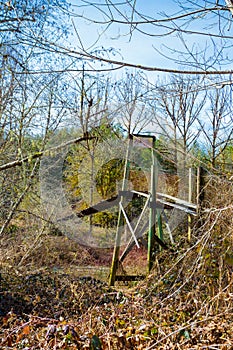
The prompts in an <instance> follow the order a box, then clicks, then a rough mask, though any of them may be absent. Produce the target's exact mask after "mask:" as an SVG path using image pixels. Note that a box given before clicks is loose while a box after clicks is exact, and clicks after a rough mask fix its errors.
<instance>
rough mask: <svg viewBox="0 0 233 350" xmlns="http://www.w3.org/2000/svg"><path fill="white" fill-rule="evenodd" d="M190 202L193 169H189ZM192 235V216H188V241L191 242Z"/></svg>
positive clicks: (189, 198)
mask: <svg viewBox="0 0 233 350" xmlns="http://www.w3.org/2000/svg"><path fill="white" fill-rule="evenodd" d="M188 201H189V203H191V202H192V168H189V193H188ZM191 233H192V216H191V215H190V214H188V241H189V242H190V241H191Z"/></svg>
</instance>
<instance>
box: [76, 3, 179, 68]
mask: <svg viewBox="0 0 233 350" xmlns="http://www.w3.org/2000/svg"><path fill="white" fill-rule="evenodd" d="M97 2H98V1H97ZM99 2H103V1H99ZM73 3H74V4H75V5H77V7H74V11H75V12H76V13H78V14H80V15H81V14H83V15H84V16H85V15H87V16H89V17H92V18H98V19H100V20H102V19H103V16H102V15H101V14H98V13H97V11H96V10H94V9H90V8H86V9H85V8H81V7H78V6H80V4H81V2H80V1H77V0H73ZM136 3H137V9H138V10H139V11H142V12H143V13H144V14H146V15H148V16H151V17H156V18H158V17H159V16H160V14H159V13H162V12H166V13H169V14H174V13H176V12H177V7H176V6H175V5H174V2H173V1H171V0H168V1H167V0H166V1H161V0H159V1H143V0H138V1H137V2H136ZM161 16H162V14H161ZM75 26H76V30H77V31H78V33H79V36H80V38H81V39H82V43H83V45H84V47H85V48H89V47H90V46H92V45H93V47H97V46H99V47H101V46H103V47H105V48H110V47H114V48H115V49H116V50H118V51H119V52H120V54H121V55H122V57H123V59H124V60H125V61H127V62H130V63H135V64H141V65H150V66H155V65H158V66H161V67H165V66H167V64H168V61H167V60H166V59H165V58H162V57H161V56H160V55H159V54H158V53H157V52H156V51H155V49H154V48H153V46H155V47H156V48H157V49H158V50H160V49H161V47H162V45H164V44H165V45H167V46H172V45H173V44H174V38H171V37H165V38H164V37H163V38H160V39H159V38H156V39H154V38H152V37H150V36H145V35H143V34H140V33H139V32H137V31H134V32H133V35H132V36H131V38H130V36H129V35H127V33H128V31H129V27H128V26H119V25H117V24H114V25H111V26H110V28H109V29H108V30H107V31H105V32H104V29H105V26H104V25H96V24H93V23H88V21H84V20H82V19H81V18H76V19H75ZM141 28H142V27H141ZM143 29H144V28H143ZM99 34H101V36H100V38H99V40H98V43H96V44H95V42H96V40H97V39H98V36H99ZM73 42H74V45H75V43H76V44H78V39H77V36H76V35H74V38H73ZM177 45H178V42H177ZM116 59H119V60H120V59H121V57H120V55H119V56H118V55H117V56H116Z"/></svg>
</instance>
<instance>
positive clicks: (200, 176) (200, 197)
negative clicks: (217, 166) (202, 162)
mask: <svg viewBox="0 0 233 350" xmlns="http://www.w3.org/2000/svg"><path fill="white" fill-rule="evenodd" d="M205 175H206V170H205V169H204V168H203V167H198V169H197V214H198V216H199V223H198V226H199V227H201V226H202V224H203V222H202V213H201V212H202V208H203V204H204V198H205Z"/></svg>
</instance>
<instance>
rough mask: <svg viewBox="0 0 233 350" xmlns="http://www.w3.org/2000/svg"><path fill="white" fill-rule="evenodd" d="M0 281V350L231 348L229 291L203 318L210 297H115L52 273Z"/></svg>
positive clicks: (91, 283)
mask: <svg viewBox="0 0 233 350" xmlns="http://www.w3.org/2000/svg"><path fill="white" fill-rule="evenodd" d="M5 282H7V283H5V287H4V283H3V285H2V289H1V290H0V296H1V300H0V308H1V310H2V313H3V312H4V314H3V315H2V317H1V318H0V348H1V349H2V350H8V349H24V350H26V349H27V350H29V349H30V350H36V349H43V350H51V349H63V350H73V349H89V350H90V349H92V350H115V349H116V350H121V349H122V350H128V349H129V350H130V349H137V350H146V349H147V350H149V349H182V350H185V349H201V348H203V346H211V344H218V349H223V350H224V349H227V350H228V349H231V348H232V346H233V339H232V334H233V328H232V324H233V322H232V321H233V313H232V311H233V308H232V307H233V300H232V298H230V296H231V295H232V294H231V293H228V294H227V292H226V295H225V298H224V296H223V294H222V296H221V297H222V299H223V300H227V303H225V304H223V306H220V305H218V313H214V312H212V314H211V313H210V310H212V311H213V307H214V304H213V303H211V300H210V301H209V304H208V303H207V301H205V303H203V301H202V300H201V294H199V295H198V294H197V293H196V294H195V298H196V299H195V300H196V302H193V298H194V296H192V293H191V292H190V293H188V294H187V293H186V292H185V291H184V293H180V294H179V295H177V296H176V298H173V299H170V300H169V299H168V298H164V299H163V298H162V297H160V296H159V295H153V293H150V292H149V291H148V290H144V291H143V288H140V290H138V289H134V291H131V292H129V291H124V292H123V291H120V292H119V291H117V290H115V289H113V288H109V287H108V286H107V284H105V283H103V282H101V281H98V280H95V279H92V278H76V279H74V278H72V277H70V276H67V275H58V274H54V275H52V274H49V275H46V274H44V275H42V274H40V275H35V276H29V277H28V278H25V277H22V278H20V277H15V278H14V279H13V278H12V276H11V277H10V279H9V278H8V279H7V281H5ZM11 282H12V283H11ZM187 295H188V298H187ZM9 296H11V298H10V297H9ZM17 299H19V300H20V303H19V304H18V305H17V303H16V301H17ZM12 301H13V302H12ZM11 302H12V303H11ZM8 304H9V305H8ZM200 305H203V308H202V309H201V308H200ZM224 305H225V306H224ZM208 307H209V309H208ZM221 307H222V309H221ZM4 310H5V311H4ZM9 310H10V311H9Z"/></svg>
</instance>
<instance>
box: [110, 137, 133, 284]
mask: <svg viewBox="0 0 233 350" xmlns="http://www.w3.org/2000/svg"><path fill="white" fill-rule="evenodd" d="M131 143H132V136H131V135H130V136H129V140H128V147H127V153H126V158H125V169H124V176H123V182H122V191H125V190H126V182H127V180H128V178H129V165H130V164H129V156H130V148H131ZM122 206H123V207H124V197H123V196H121V199H120V203H119V214H118V221H117V232H116V239H115V246H114V251H113V257H112V265H111V269H110V276H109V285H110V286H114V284H115V280H116V272H117V268H118V264H119V254H120V245H121V235H122V229H123V223H124V215H123V213H122V210H121V207H122Z"/></svg>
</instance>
